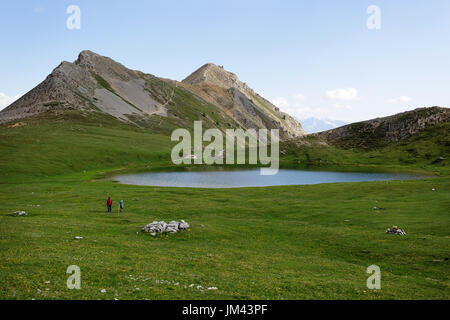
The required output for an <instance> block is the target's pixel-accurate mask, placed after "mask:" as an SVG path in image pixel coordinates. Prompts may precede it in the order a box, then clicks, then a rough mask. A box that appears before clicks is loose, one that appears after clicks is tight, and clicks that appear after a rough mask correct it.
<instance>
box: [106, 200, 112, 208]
mask: <svg viewBox="0 0 450 320" xmlns="http://www.w3.org/2000/svg"><path fill="white" fill-rule="evenodd" d="M106 206H107V207H108V212H111V207H112V199H111V197H108V200H106Z"/></svg>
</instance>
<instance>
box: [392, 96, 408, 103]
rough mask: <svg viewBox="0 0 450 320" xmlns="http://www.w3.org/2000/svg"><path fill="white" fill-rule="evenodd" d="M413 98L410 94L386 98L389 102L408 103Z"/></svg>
mask: <svg viewBox="0 0 450 320" xmlns="http://www.w3.org/2000/svg"><path fill="white" fill-rule="evenodd" d="M411 100H412V99H411V98H410V97H408V96H400V97H397V98H392V99H388V100H386V102H387V103H407V102H410V101H411Z"/></svg>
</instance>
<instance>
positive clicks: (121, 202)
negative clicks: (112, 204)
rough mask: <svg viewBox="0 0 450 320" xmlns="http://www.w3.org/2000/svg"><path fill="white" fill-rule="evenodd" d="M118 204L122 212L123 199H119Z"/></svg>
mask: <svg viewBox="0 0 450 320" xmlns="http://www.w3.org/2000/svg"><path fill="white" fill-rule="evenodd" d="M119 206H120V212H122V210H123V200H120V202H119Z"/></svg>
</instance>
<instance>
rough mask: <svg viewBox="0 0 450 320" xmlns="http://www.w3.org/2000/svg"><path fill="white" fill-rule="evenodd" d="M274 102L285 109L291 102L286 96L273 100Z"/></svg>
mask: <svg viewBox="0 0 450 320" xmlns="http://www.w3.org/2000/svg"><path fill="white" fill-rule="evenodd" d="M272 103H273V104H274V105H276V106H277V107H278V108H280V109H283V108H286V107H288V106H289V102H288V101H287V99H286V98H283V97H279V98H276V99H273V100H272Z"/></svg>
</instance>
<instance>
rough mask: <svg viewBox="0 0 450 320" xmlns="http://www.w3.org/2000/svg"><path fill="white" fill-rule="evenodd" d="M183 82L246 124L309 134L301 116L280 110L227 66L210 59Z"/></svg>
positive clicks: (291, 135)
mask: <svg viewBox="0 0 450 320" xmlns="http://www.w3.org/2000/svg"><path fill="white" fill-rule="evenodd" d="M182 83H183V85H184V86H185V87H186V88H188V89H190V90H192V91H194V92H195V93H197V94H198V95H200V96H201V97H203V98H204V99H206V100H207V101H209V102H211V103H213V104H215V105H217V106H219V107H220V108H221V109H222V110H223V111H224V112H225V113H226V114H228V115H229V116H230V117H232V118H234V119H235V120H236V121H237V122H238V123H239V124H240V125H242V126H243V127H244V128H247V129H248V128H270V129H272V128H273V129H281V130H282V132H283V133H285V135H287V136H288V137H301V136H304V135H306V132H305V131H304V130H303V128H302V126H301V125H300V123H299V122H298V121H297V120H295V119H294V118H293V117H291V116H290V115H288V114H287V113H284V112H282V111H280V109H279V108H278V107H276V106H275V105H273V104H272V103H271V102H269V101H268V100H267V99H265V98H264V97H262V96H261V95H259V94H258V93H256V92H255V91H254V90H253V89H251V88H250V87H249V86H248V85H247V84H246V83H244V82H241V81H240V80H239V79H238V77H237V76H236V75H235V74H234V73H231V72H228V71H226V70H225V69H224V68H223V66H217V65H215V64H213V63H207V64H205V65H203V66H202V67H201V68H199V69H198V70H197V71H195V72H194V73H192V74H191V75H190V76H188V77H187V78H186V79H184V80H183V81H182Z"/></svg>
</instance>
